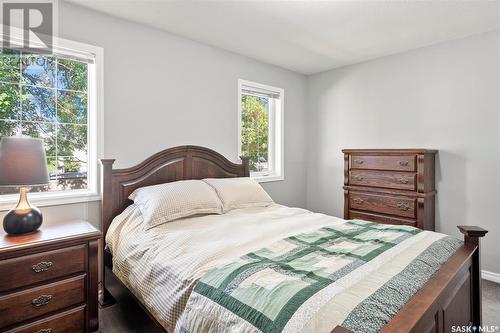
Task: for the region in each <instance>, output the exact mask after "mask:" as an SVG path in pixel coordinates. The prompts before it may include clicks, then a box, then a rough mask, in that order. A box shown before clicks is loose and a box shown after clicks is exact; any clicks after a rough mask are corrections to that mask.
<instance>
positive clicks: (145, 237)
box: [106, 204, 462, 333]
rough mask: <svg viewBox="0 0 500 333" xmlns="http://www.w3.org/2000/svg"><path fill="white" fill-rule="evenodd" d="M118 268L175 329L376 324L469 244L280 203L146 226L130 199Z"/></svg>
mask: <svg viewBox="0 0 500 333" xmlns="http://www.w3.org/2000/svg"><path fill="white" fill-rule="evenodd" d="M106 244H107V246H108V248H109V250H110V252H111V253H112V255H113V272H114V273H115V275H116V276H117V277H118V278H119V279H120V280H121V281H122V282H123V283H124V284H125V285H126V286H127V288H128V289H130V290H131V291H132V292H133V293H134V295H135V296H136V297H137V298H138V299H139V300H140V301H141V303H142V304H143V305H144V306H145V307H146V308H147V309H148V311H149V312H150V313H151V314H152V315H153V316H154V317H155V318H156V319H157V320H158V322H159V323H160V324H161V325H163V326H164V328H165V329H166V330H168V331H169V332H183V333H185V332H190V333H194V332H249V333H250V332H256V333H257V332H269V333H271V332H330V331H331V330H332V329H333V328H334V327H335V326H337V325H341V326H343V327H345V328H348V329H350V330H353V331H355V332H376V331H378V330H379V329H380V328H381V327H383V325H385V324H386V323H387V322H388V321H389V320H390V319H391V318H392V316H394V314H395V313H397V311H398V310H399V309H400V308H401V307H402V306H404V304H405V303H406V301H407V300H408V299H409V298H411V296H413V294H414V293H415V292H416V291H418V289H420V288H421V287H422V286H423V285H424V284H425V282H426V281H428V280H429V278H431V276H432V274H433V273H434V272H435V271H436V270H438V269H439V267H440V266H441V265H442V264H443V263H444V262H445V261H446V260H447V259H448V258H449V257H450V256H451V255H452V254H453V253H454V252H455V251H456V250H457V249H458V248H459V247H460V246H461V245H462V242H461V241H460V240H458V239H455V238H452V237H449V236H446V235H444V234H440V233H435V232H430V231H421V230H418V229H415V228H412V227H408V226H388V225H381V224H374V223H370V222H366V221H359V220H355V221H345V220H343V219H340V218H336V217H332V216H328V215H324V214H318V213H312V212H310V211H307V210H304V209H300V208H290V207H286V206H281V205H276V204H275V205H271V206H269V207H254V208H246V209H235V210H232V211H230V212H227V213H225V214H222V215H205V216H195V217H191V218H185V219H180V220H177V221H173V222H169V223H165V224H162V225H160V226H157V227H155V228H152V229H149V230H146V228H145V224H144V222H143V219H142V216H141V213H140V211H139V210H138V208H137V207H136V206H135V205H131V206H129V207H128V208H127V209H126V210H125V211H124V212H123V213H122V214H121V215H119V216H117V217H116V218H115V220H114V221H113V223H112V224H111V226H110V228H109V230H108V233H107V235H106Z"/></svg>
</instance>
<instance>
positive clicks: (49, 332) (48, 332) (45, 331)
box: [36, 328, 52, 333]
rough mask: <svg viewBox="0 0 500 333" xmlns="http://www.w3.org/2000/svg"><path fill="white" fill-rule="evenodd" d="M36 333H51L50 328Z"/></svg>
mask: <svg viewBox="0 0 500 333" xmlns="http://www.w3.org/2000/svg"><path fill="white" fill-rule="evenodd" d="M36 333H52V328H42V329H41V330H38V331H36Z"/></svg>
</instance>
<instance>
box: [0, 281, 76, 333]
mask: <svg viewBox="0 0 500 333" xmlns="http://www.w3.org/2000/svg"><path fill="white" fill-rule="evenodd" d="M84 301H85V275H80V276H77V277H73V278H70V279H66V280H63V281H58V282H54V283H51V284H47V285H44V286H40V287H36V288H31V289H27V290H23V291H19V292H16V293H11V294H7V295H4V296H2V297H0V314H1V316H0V327H6V326H9V325H13V324H16V323H19V322H21V321H25V320H29V319H31V318H35V317H38V316H43V315H45V314H48V313H50V312H54V311H58V310H62V309H65V308H67V307H69V306H72V305H76V304H80V303H83V302H84Z"/></svg>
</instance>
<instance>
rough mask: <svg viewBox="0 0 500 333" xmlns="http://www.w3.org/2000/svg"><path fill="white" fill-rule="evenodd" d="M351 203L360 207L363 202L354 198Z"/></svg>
mask: <svg viewBox="0 0 500 333" xmlns="http://www.w3.org/2000/svg"><path fill="white" fill-rule="evenodd" d="M352 201H354V203H357V204H358V205H361V204H362V203H363V202H365V201H364V200H363V199H361V198H354V199H353V200H352Z"/></svg>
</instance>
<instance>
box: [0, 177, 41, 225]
mask: <svg viewBox="0 0 500 333" xmlns="http://www.w3.org/2000/svg"><path fill="white" fill-rule="evenodd" d="M19 192H20V193H19V194H20V196H19V202H18V203H17V206H16V208H14V209H11V210H10V211H9V212H8V213H7V215H5V217H4V218H3V229H4V230H5V232H6V233H8V234H10V235H21V234H27V233H30V232H33V231H36V230H37V229H38V228H40V226H41V225H42V221H43V217H42V212H41V211H40V210H39V209H38V208H36V207H33V206H31V205H30V203H29V201H28V197H27V193H28V189H27V188H26V187H21V188H20V191H19Z"/></svg>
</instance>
